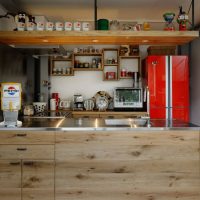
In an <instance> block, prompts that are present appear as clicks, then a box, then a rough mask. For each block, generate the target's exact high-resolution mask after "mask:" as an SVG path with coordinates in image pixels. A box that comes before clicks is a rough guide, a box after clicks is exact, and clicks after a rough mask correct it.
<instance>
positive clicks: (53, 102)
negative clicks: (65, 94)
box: [50, 99, 57, 110]
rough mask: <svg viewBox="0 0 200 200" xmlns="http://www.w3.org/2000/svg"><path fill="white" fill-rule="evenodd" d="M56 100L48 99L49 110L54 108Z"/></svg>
mask: <svg viewBox="0 0 200 200" xmlns="http://www.w3.org/2000/svg"><path fill="white" fill-rule="evenodd" d="M56 104H57V101H56V99H50V110H56V106H57V105H56Z"/></svg>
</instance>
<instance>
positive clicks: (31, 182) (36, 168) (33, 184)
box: [22, 160, 54, 200]
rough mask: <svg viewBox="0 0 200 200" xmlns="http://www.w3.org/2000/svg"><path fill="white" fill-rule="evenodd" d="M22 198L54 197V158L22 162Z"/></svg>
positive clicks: (30, 199)
mask: <svg viewBox="0 0 200 200" xmlns="http://www.w3.org/2000/svg"><path fill="white" fill-rule="evenodd" d="M22 172H23V173H22V199H23V200H32V199H35V200H53V199H54V160H46V161H44V160H26V161H23V162H22Z"/></svg>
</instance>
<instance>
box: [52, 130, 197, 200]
mask: <svg viewBox="0 0 200 200" xmlns="http://www.w3.org/2000/svg"><path fill="white" fill-rule="evenodd" d="M199 156H200V155H199V132H198V131H152V132H151V131H148V132H143V131H138V132H134V133H133V132H126V131H124V132H120V131H116V132H65V133H60V132H58V133H57V134H56V176H55V177H56V182H55V184H56V187H55V188H56V190H55V192H56V200H65V199H73V200H79V199H80V200H105V199H109V200H118V199H119V200H140V199H141V200H150V199H151V200H153V199H163V200H169V199H170V200H175V199H181V200H188V199H191V200H198V199H199V198H200V190H199V188H200V174H199V170H200V161H199Z"/></svg>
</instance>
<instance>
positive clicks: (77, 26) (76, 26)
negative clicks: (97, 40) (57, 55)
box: [74, 22, 81, 31]
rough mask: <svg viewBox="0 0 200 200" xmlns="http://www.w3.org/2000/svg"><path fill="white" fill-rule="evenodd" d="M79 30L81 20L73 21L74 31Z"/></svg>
mask: <svg viewBox="0 0 200 200" xmlns="http://www.w3.org/2000/svg"><path fill="white" fill-rule="evenodd" d="M80 30H81V22H74V31H80Z"/></svg>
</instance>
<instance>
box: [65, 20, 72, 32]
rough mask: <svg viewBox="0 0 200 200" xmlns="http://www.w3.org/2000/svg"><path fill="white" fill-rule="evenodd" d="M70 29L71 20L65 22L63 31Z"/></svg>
mask: <svg viewBox="0 0 200 200" xmlns="http://www.w3.org/2000/svg"><path fill="white" fill-rule="evenodd" d="M71 30H72V22H65V31H71Z"/></svg>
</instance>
